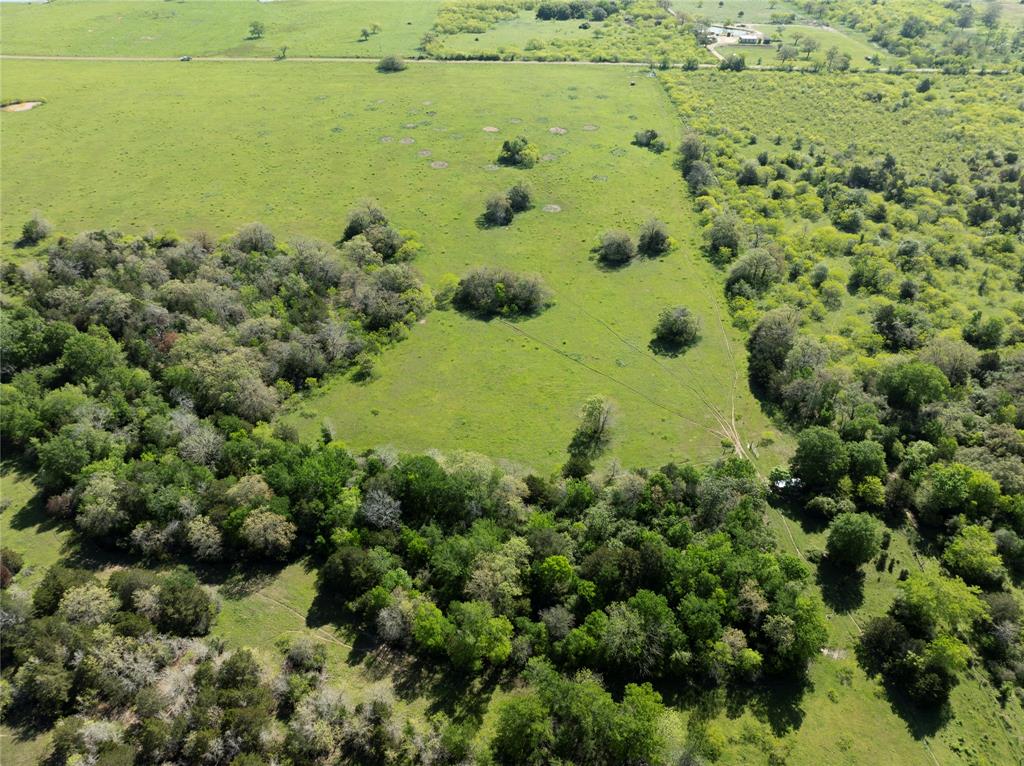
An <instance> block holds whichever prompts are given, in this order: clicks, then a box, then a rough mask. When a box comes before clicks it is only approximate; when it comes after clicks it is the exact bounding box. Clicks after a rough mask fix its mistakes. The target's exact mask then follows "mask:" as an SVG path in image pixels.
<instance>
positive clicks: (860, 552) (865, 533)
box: [826, 513, 882, 567]
mask: <svg viewBox="0 0 1024 766" xmlns="http://www.w3.org/2000/svg"><path fill="white" fill-rule="evenodd" d="M881 542H882V524H881V522H879V521H878V520H877V519H875V518H874V517H872V516H869V515H868V514H866V513H841V514H839V515H838V516H836V518H835V520H834V521H833V522H832V524H831V525H829V528H828V542H827V543H826V549H827V550H828V557H829V559H831V560H834V561H838V562H839V563H842V564H847V565H849V566H852V567H859V566H860V565H861V564H866V563H867V562H868V561H870V560H871V559H873V558H874V557H875V556H877V555H878V552H879V551H880V550H881Z"/></svg>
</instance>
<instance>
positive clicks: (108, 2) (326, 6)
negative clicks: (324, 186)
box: [0, 0, 440, 58]
mask: <svg viewBox="0 0 1024 766" xmlns="http://www.w3.org/2000/svg"><path fill="white" fill-rule="evenodd" d="M439 5H440V2H437V1H435V0H282V1H280V2H266V3H258V2H256V1H255V0H188V2H184V0H177V1H175V2H166V1H165V0H131V1H130V2H125V1H124V0H95V1H94V0H89V1H88V2H85V1H84V0H80V1H76V0H70V1H69V0H61V2H57V3H46V4H35V3H31V4H22V3H0V29H2V32H0V46H2V48H3V52H4V53H6V54H20V55H56V56H182V55H185V54H188V55H191V56H271V55H276V54H277V53H278V52H279V50H280V48H281V46H285V45H286V46H288V54H289V55H291V56H360V57H363V56H365V57H372V58H379V57H380V56H381V55H385V54H390V53H397V54H400V55H405V56H412V55H415V54H416V50H417V48H418V46H419V42H420V38H421V37H422V36H423V34H424V33H425V32H426V31H427V30H428V29H429V28H430V26H431V25H432V24H433V22H434V17H435V16H436V14H437V8H438V7H439ZM253 21H259V22H261V23H262V24H263V25H264V26H265V28H266V31H265V34H264V36H263V38H262V39H259V40H250V39H248V37H249V24H250V23H251V22H253ZM374 24H377V25H379V26H380V28H381V31H380V32H379V33H378V34H375V35H372V36H371V37H370V38H369V40H366V41H360V39H359V38H360V33H361V31H362V30H363V29H364V28H365V29H370V28H371V27H372V26H373V25H374Z"/></svg>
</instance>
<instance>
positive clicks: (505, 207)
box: [484, 194, 513, 226]
mask: <svg viewBox="0 0 1024 766" xmlns="http://www.w3.org/2000/svg"><path fill="white" fill-rule="evenodd" d="M512 216H513V210H512V203H511V201H510V200H509V198H508V195H507V194H494V195H492V196H491V197H489V198H488V200H487V206H486V209H485V210H484V222H485V223H486V224H487V225H488V226H508V225H509V224H510V223H512Z"/></svg>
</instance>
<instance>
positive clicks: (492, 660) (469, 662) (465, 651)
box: [447, 601, 513, 672]
mask: <svg viewBox="0 0 1024 766" xmlns="http://www.w3.org/2000/svg"><path fill="white" fill-rule="evenodd" d="M448 617H449V619H450V620H451V623H452V625H453V626H454V631H453V632H452V635H451V639H450V641H449V643H448V647H447V648H448V657H449V658H450V659H451V661H452V664H454V665H455V666H456V667H459V668H466V669H471V670H473V671H476V672H479V671H480V670H481V669H482V668H483V666H484V663H485V662H486V663H487V664H489V665H492V666H495V665H501V664H502V663H503V662H505V660H507V659H508V657H509V655H510V654H511V653H512V632H513V631H512V623H511V622H509V621H508V618H507V617H504V616H498V617H495V616H494V612H493V611H492V609H491V605H490V604H487V603H485V602H481V601H455V602H453V603H452V604H451V606H449V607H448Z"/></svg>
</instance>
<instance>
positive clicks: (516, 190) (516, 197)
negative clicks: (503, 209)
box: [508, 182, 533, 213]
mask: <svg viewBox="0 0 1024 766" xmlns="http://www.w3.org/2000/svg"><path fill="white" fill-rule="evenodd" d="M508 201H509V204H510V205H511V206H512V210H513V212H516V213H522V212H523V211H524V210H529V209H530V208H531V207H533V191H532V190H531V189H530V187H529V186H527V185H526V184H524V183H522V182H520V183H517V184H516V185H515V186H513V187H512V188H511V189H509V190H508Z"/></svg>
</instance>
